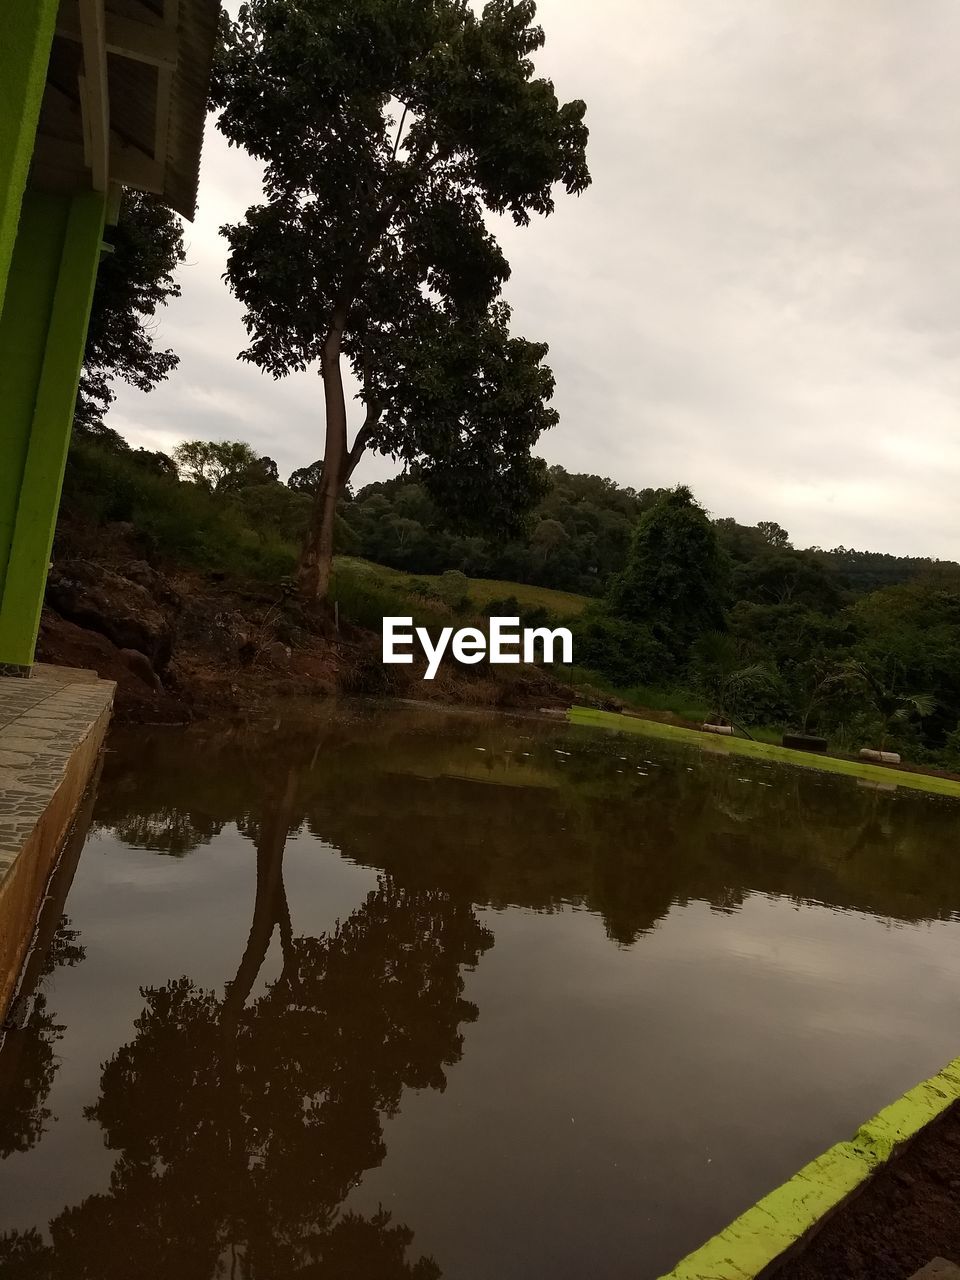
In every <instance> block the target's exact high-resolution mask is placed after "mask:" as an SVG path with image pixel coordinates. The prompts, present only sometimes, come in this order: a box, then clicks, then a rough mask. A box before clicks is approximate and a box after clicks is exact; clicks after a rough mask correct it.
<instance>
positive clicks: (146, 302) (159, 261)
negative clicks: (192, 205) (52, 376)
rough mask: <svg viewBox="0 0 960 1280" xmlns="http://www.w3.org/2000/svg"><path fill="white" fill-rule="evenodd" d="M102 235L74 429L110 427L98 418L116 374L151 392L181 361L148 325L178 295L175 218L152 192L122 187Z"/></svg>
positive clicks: (179, 242)
mask: <svg viewBox="0 0 960 1280" xmlns="http://www.w3.org/2000/svg"><path fill="white" fill-rule="evenodd" d="M105 238H106V240H107V242H108V243H109V245H110V249H111V251H110V252H108V253H105V254H104V255H103V259H102V261H101V263H100V268H99V270H98V272H97V283H96V287H95V289H94V294H93V306H92V310H91V313H90V325H89V328H88V330H87V343H86V348H85V350H84V356H83V371H82V373H81V375H80V388H79V391H78V393H77V404H76V410H75V413H74V421H75V423H76V425H77V427H79V428H80V429H81V430H82V431H87V432H89V433H100V432H102V431H104V430H109V428H106V427H105V425H104V421H103V420H104V415H105V414H106V412H107V410H108V409H109V407H110V405H111V404H112V403H113V401H114V399H115V398H116V396H115V392H114V391H113V386H112V384H113V382H114V380H115V379H117V378H120V379H121V380H122V381H124V382H128V383H130V384H131V385H132V386H134V387H137V388H138V389H139V390H140V391H150V390H152V389H153V387H154V386H156V384H157V383H158V382H161V381H162V380H163V379H164V378H166V377H167V376H168V374H170V373H171V371H172V370H173V369H175V368H176V367H177V365H178V363H179V361H180V357H179V356H177V355H175V354H174V353H173V352H172V351H169V350H166V351H161V350H159V349H158V348H157V347H156V346H155V345H154V337H153V333H152V330H151V325H152V322H153V320H154V317H155V316H156V313H157V310H158V309H159V308H160V307H162V306H165V305H166V304H167V303H168V302H169V301H170V299H171V298H178V297H179V296H180V286H179V284H178V283H177V281H176V278H175V274H174V273H175V272H176V269H177V267H178V266H179V265H180V263H181V262H183V260H184V257H185V251H184V247H183V229H182V226H181V223H180V220H179V218H178V217H177V215H176V214H175V213H172V212H171V211H170V210H169V209H168V208H167V207H166V206H165V205H163V204H160V202H159V201H157V200H155V199H154V198H153V197H152V196H149V195H144V194H143V193H141V192H138V191H127V192H125V193H124V197H123V203H122V205H121V209H120V217H119V221H118V222H117V225H116V226H115V227H108V228H107V230H106V232H105ZM111 434H112V433H111Z"/></svg>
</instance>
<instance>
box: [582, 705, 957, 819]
mask: <svg viewBox="0 0 960 1280" xmlns="http://www.w3.org/2000/svg"><path fill="white" fill-rule="evenodd" d="M567 718H568V719H569V721H570V723H571V724H574V725H581V726H584V727H587V728H593V729H613V730H615V731H616V732H618V733H638V734H641V735H642V736H643V737H647V738H666V739H669V740H671V741H673V742H681V743H686V744H687V745H688V746H696V747H706V748H708V749H709V750H710V751H714V752H718V753H723V752H726V753H728V754H729V755H733V756H754V757H759V758H761V759H764V760H776V761H779V762H781V763H782V764H795V765H799V766H800V767H801V768H802V769H819V770H820V772H821V773H842V774H845V775H846V776H847V777H851V778H865V779H867V780H868V781H870V782H885V783H889V784H891V785H893V786H898V787H912V788H913V789H914V790H916V791H929V792H933V793H934V794H935V795H941V796H956V797H957V798H958V799H960V782H955V781H954V780H953V779H952V778H938V777H935V776H933V775H930V774H925V773H910V772H909V771H908V770H906V769H887V768H884V766H882V765H872V764H868V763H867V762H866V761H863V762H861V761H859V760H843V759H840V758H838V757H837V756H822V755H812V754H809V753H808V752H806V751H794V750H792V749H791V748H790V747H780V746H776V745H774V744H772V743H768V742H753V741H751V740H750V739H749V738H732V737H731V738H727V737H724V736H722V735H721V734H715V733H702V732H701V731H700V730H698V729H683V728H681V727H680V726H679V725H675V724H661V723H660V722H659V721H656V720H638V719H634V718H633V717H630V716H621V715H618V714H616V713H615V712H611V711H595V710H593V708H592V707H571V708H570V711H569V712H568V716H567Z"/></svg>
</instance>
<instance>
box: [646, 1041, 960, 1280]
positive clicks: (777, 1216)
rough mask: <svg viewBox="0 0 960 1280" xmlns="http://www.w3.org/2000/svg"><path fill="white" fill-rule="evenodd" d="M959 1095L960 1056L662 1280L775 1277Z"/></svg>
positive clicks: (762, 1201) (876, 1116)
mask: <svg viewBox="0 0 960 1280" xmlns="http://www.w3.org/2000/svg"><path fill="white" fill-rule="evenodd" d="M958 1100H960V1058H954V1060H953V1061H952V1062H951V1063H949V1064H948V1065H947V1066H946V1067H944V1069H943V1070H942V1071H940V1072H938V1074H937V1075H935V1076H931V1077H930V1079H929V1080H924V1081H922V1082H921V1083H920V1084H918V1085H915V1086H914V1087H913V1088H912V1089H908V1090H907V1092H906V1093H905V1094H903V1096H902V1097H900V1098H898V1099H897V1100H896V1102H892V1103H891V1104H890V1105H889V1106H887V1107H884V1109H883V1110H882V1111H880V1112H879V1113H878V1114H877V1115H875V1116H874V1117H873V1119H872V1120H868V1121H867V1123H866V1124H864V1125H861V1126H860V1128H859V1129H858V1130H857V1132H856V1134H855V1135H854V1137H853V1138H852V1139H851V1140H850V1141H848V1142H838V1143H837V1144H836V1146H833V1147H831V1148H830V1149H829V1150H828V1151H826V1152H824V1154H823V1155H821V1156H818V1157H817V1158H816V1159H815V1160H812V1161H811V1162H810V1163H809V1164H807V1165H804V1167H803V1168H802V1169H801V1170H800V1171H799V1172H798V1173H795V1174H794V1175H793V1177H792V1178H790V1179H789V1181H787V1182H785V1183H783V1185H782V1186H780V1187H777V1189H776V1190H775V1191H771V1192H770V1194H769V1195H766V1196H764V1197H763V1199H762V1200H759V1201H758V1202H757V1203H756V1204H755V1205H754V1206H753V1207H752V1208H750V1209H748V1210H747V1211H746V1213H743V1214H741V1215H740V1217H739V1218H736V1219H735V1220H734V1221H733V1222H732V1223H731V1224H730V1225H729V1226H728V1227H726V1228H725V1229H724V1230H723V1231H721V1232H720V1233H719V1234H718V1235H715V1236H713V1237H712V1239H710V1240H708V1241H707V1242H706V1244H704V1245H701V1247H700V1248H699V1249H695V1250H694V1251H693V1253H690V1254H688V1255H687V1256H686V1257H685V1258H684V1259H682V1261H680V1262H678V1263H677V1265H676V1266H675V1267H674V1269H673V1270H672V1271H671V1272H669V1273H668V1274H667V1275H666V1276H663V1277H661V1280H759V1278H760V1277H764V1276H772V1275H774V1274H775V1273H776V1271H777V1268H778V1267H779V1266H780V1265H781V1264H782V1263H784V1262H786V1261H787V1258H788V1257H789V1256H791V1255H793V1254H794V1253H796V1252H797V1251H798V1250H799V1249H802V1246H803V1245H804V1244H806V1243H807V1242H808V1241H809V1240H810V1238H811V1237H812V1236H814V1235H815V1234H816V1232H817V1230H818V1229H819V1228H820V1227H821V1226H822V1225H823V1224H824V1222H826V1221H827V1219H829V1218H830V1217H831V1216H832V1215H833V1214H834V1213H835V1212H836V1210H837V1209H839V1208H840V1207H841V1206H842V1205H844V1204H846V1203H847V1201H848V1200H850V1199H851V1198H852V1197H853V1196H854V1195H856V1193H857V1192H859V1191H861V1190H863V1188H864V1187H865V1185H866V1184H867V1183H868V1181H869V1180H870V1179H871V1178H872V1177H873V1175H874V1174H875V1173H876V1172H877V1171H878V1170H879V1169H881V1168H882V1167H883V1166H884V1165H885V1164H886V1163H887V1162H888V1161H889V1160H890V1159H891V1158H892V1157H893V1156H894V1155H897V1154H899V1153H900V1151H901V1150H902V1149H903V1148H904V1145H905V1144H907V1143H909V1142H911V1141H912V1140H913V1139H914V1138H916V1137H917V1135H918V1134H919V1133H920V1132H922V1130H923V1129H925V1128H926V1127H927V1125H929V1124H931V1123H932V1122H933V1121H934V1120H936V1119H937V1118H938V1117H939V1116H941V1115H942V1114H943V1113H944V1112H945V1111H946V1110H947V1109H948V1108H949V1107H950V1106H952V1105H953V1104H954V1103H956V1102H957V1101H958Z"/></svg>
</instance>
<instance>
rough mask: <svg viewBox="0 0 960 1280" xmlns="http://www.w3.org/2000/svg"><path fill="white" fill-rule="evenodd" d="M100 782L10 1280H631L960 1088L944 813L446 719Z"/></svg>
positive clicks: (19, 1144)
mask: <svg viewBox="0 0 960 1280" xmlns="http://www.w3.org/2000/svg"><path fill="white" fill-rule="evenodd" d="M110 745H111V752H110V754H109V755H108V757H107V759H106V762H105V768H104V772H103V776H102V779H101V782H100V787H99V794H98V796H97V798H96V801H95V805H94V806H93V811H92V824H91V825H90V827H89V833H88V834H87V837H86V840H85V842H84V840H83V839H82V838H81V839H78V840H76V841H75V842H74V847H73V849H72V851H68V856H67V858H66V860H65V863H64V865H63V867H62V869H61V873H60V877H59V880H58V881H57V883H56V884H55V885H54V893H53V897H52V899H51V901H50V904H49V908H48V910H47V912H46V915H45V918H44V920H43V922H42V925H41V943H40V946H39V947H38V949H37V950H36V951H35V953H34V955H33V957H32V960H31V965H30V969H29V971H28V973H27V977H26V982H25V987H24V990H23V994H22V998H21V1000H20V1002H19V1004H18V1006H17V1008H16V1016H17V1019H18V1020H19V1022H20V1023H21V1027H20V1029H18V1030H15V1031H12V1032H9V1033H8V1034H7V1036H6V1038H5V1040H4V1042H3V1047H2V1050H0V1156H2V1157H3V1158H2V1159H0V1232H3V1233H4V1234H3V1236H2V1239H0V1276H2V1277H3V1280H38V1278H40V1277H43V1278H44V1280H47V1278H51V1280H54V1278H55V1280H68V1278H69V1280H88V1278H89V1280H121V1278H122V1280H132V1278H134V1277H137V1278H139V1277H150V1278H153V1277H158V1278H162V1280H213V1278H214V1277H218V1278H219V1277H223V1278H224V1280H227V1278H229V1280H254V1278H255V1280H291V1278H294V1277H302V1278H307V1277H309V1278H310V1280H401V1278H403V1280H435V1278H436V1277H439V1276H441V1275H442V1276H444V1277H446V1278H448V1280H501V1278H508V1280H513V1278H516V1280H521V1278H522V1280H540V1278H543V1280H548V1278H549V1280H567V1278H570V1280H574V1278H576V1280H583V1278H585V1277H590V1278H591V1280H626V1278H627V1277H630V1278H631V1280H647V1278H649V1277H655V1276H657V1275H659V1274H660V1273H661V1272H663V1271H665V1270H667V1269H668V1268H669V1267H670V1266H672V1264H673V1263H674V1262H675V1261H676V1260H677V1259H678V1258H679V1257H680V1255H682V1254H683V1253H685V1252H686V1251H688V1250H689V1249H690V1248H692V1247H694V1246H695V1245H697V1244H698V1243H699V1242H700V1241H701V1240H702V1239H703V1238H704V1237H705V1236H706V1235H708V1234H709V1233H711V1232H712V1231H714V1230H716V1229H718V1228H719V1227H721V1226H722V1225H724V1224H725V1223H726V1222H727V1221H728V1220H729V1219H730V1218H731V1217H732V1216H733V1215H734V1214H736V1213H737V1212H738V1211H740V1210H741V1209H743V1208H744V1207H746V1206H747V1205H748V1204H750V1203H751V1202H752V1201H753V1200H754V1199H756V1198H757V1196H759V1195H760V1194H762V1193H763V1192H764V1191H766V1190H768V1189H769V1188H770V1187H772V1186H773V1185H775V1184H776V1183H777V1182H779V1181H781V1180H782V1179H783V1178H784V1177H786V1176H788V1175H789V1174H790V1173H792V1172H793V1171H794V1170H795V1169H796V1168H797V1167H798V1166H799V1165H800V1164H801V1163H802V1162H804V1161H805V1160H807V1159H809V1158H810V1157H812V1156H813V1155H815V1154H816V1153H818V1152H819V1151H820V1150H822V1149H823V1148H824V1147H826V1146H827V1145H829V1144H830V1143H832V1142H833V1141H835V1140H837V1139H839V1138H842V1137H846V1136H848V1135H849V1134H850V1133H851V1132H852V1130H853V1129H855V1128H856V1126H857V1124H858V1123H859V1122H860V1121H861V1120H863V1119H864V1118H866V1117H867V1116H869V1115H870V1114H872V1113H873V1112H874V1111H876V1110H877V1109H878V1108H879V1107H881V1106H883V1105H884V1104H885V1103H886V1102H888V1101H889V1100H890V1099H891V1098H892V1097H894V1096H895V1095H896V1094H898V1093H900V1092H901V1091H902V1090H903V1089H905V1088H907V1087H908V1086H909V1085H911V1084H912V1083H914V1082H915V1081H916V1080H917V1079H919V1078H921V1077H925V1076H927V1075H929V1074H930V1073H932V1072H933V1071H935V1070H937V1069H939V1067H940V1066H942V1065H943V1063H944V1062H945V1061H946V1060H948V1059H949V1058H951V1057H953V1056H954V1055H955V1054H956V1053H957V1052H958V1051H960V916H958V908H960V850H958V831H960V822H958V820H960V804H958V803H957V802H955V801H950V800H945V799H940V798H936V797H931V796H924V795H921V794H917V793H909V792H904V791H898V792H896V793H889V792H884V791H878V790H875V789H870V788H866V787H863V786H859V785H858V784H857V783H856V782H855V781H853V780H849V779H845V778H837V777H830V776H826V775H820V774H816V773H812V772H808V771H799V770H790V769H789V768H787V767H783V766H767V765H765V764H762V763H758V762H755V761H746V760H731V759H729V758H722V757H717V756H714V755H709V754H701V753H700V752H699V751H697V750H695V749H690V748H680V747H676V746H673V745H667V744H662V743H659V742H656V741H650V740H644V739H642V738H638V737H612V736H606V735H603V734H600V733H594V732H590V731H586V730H576V729H569V728H567V727H565V726H562V725H553V724H543V723H539V722H535V721H530V720H517V721H509V720H503V719H499V720H494V719H488V718H484V717H479V716H469V715H454V714H448V713H441V712H433V711H415V710H397V709H393V710H390V711H378V710H374V709H352V710H340V711H333V712H326V711H325V712H323V713H322V717H321V718H320V719H317V718H314V719H313V720H312V721H308V720H303V719H301V720H299V721H292V722H284V723H277V724H275V725H272V726H270V727H268V728H260V729H257V728H252V727H243V728H234V729H231V730H229V731H227V732H225V733H224V732H220V733H219V734H218V733H215V732H214V731H213V730H211V729H209V728H198V729H194V730H189V731H169V730H168V731H144V730H140V731H137V732H136V733H129V734H126V733H117V734H115V736H114V737H113V739H112V740H111V744H110ZM88 820H89V818H88ZM76 855H78V857H77V856H76ZM74 868H75V873H74ZM71 880H72V884H71Z"/></svg>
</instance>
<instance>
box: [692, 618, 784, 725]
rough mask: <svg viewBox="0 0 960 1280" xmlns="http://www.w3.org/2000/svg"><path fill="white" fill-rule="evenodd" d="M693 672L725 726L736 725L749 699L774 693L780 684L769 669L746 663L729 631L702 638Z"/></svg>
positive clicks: (709, 633) (696, 647) (716, 715)
mask: <svg viewBox="0 0 960 1280" xmlns="http://www.w3.org/2000/svg"><path fill="white" fill-rule="evenodd" d="M692 670H693V674H694V678H695V680H696V682H697V685H698V687H699V688H700V690H701V691H702V692H703V693H705V694H706V695H707V696H708V697H709V698H710V701H711V704H712V707H713V713H714V715H715V717H716V718H717V719H719V721H720V722H721V723H729V724H733V722H734V716H735V715H737V713H738V711H739V709H740V708H741V707H742V706H743V703H744V701H745V700H746V699H747V698H748V697H750V696H752V695H755V694H758V693H770V692H773V689H774V686H775V683H776V677H775V676H774V674H773V672H772V671H770V669H769V668H768V667H765V666H764V665H763V664H762V663H760V662H745V661H744V658H743V655H742V654H741V652H740V647H739V645H738V644H737V642H736V640H734V638H733V636H731V635H729V634H728V633H727V632H725V631H707V632H705V633H704V634H703V635H702V636H700V638H699V639H698V640H697V641H696V643H695V644H694V646H693V664H692Z"/></svg>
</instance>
